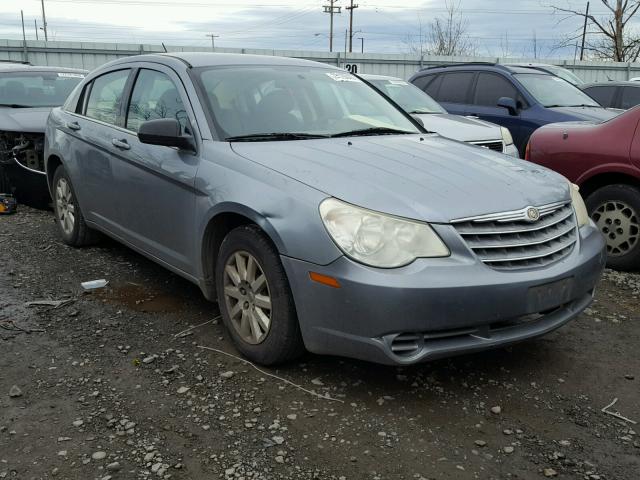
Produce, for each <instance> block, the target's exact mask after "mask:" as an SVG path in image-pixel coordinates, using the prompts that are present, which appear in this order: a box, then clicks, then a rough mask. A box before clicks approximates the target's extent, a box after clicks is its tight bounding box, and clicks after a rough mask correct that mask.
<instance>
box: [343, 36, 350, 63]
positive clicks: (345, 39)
mask: <svg viewBox="0 0 640 480" xmlns="http://www.w3.org/2000/svg"><path fill="white" fill-rule="evenodd" d="M348 37H349V30H345V31H344V58H347V38H348Z"/></svg>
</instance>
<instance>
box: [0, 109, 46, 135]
mask: <svg viewBox="0 0 640 480" xmlns="http://www.w3.org/2000/svg"><path fill="white" fill-rule="evenodd" d="M50 112H51V107H39V108H10V107H0V130H3V131H7V132H25V133H44V129H45V127H46V125H47V117H48V116H49V113H50Z"/></svg>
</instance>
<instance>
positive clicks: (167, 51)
mask: <svg viewBox="0 0 640 480" xmlns="http://www.w3.org/2000/svg"><path fill="white" fill-rule="evenodd" d="M162 48H164V53H169V50H167V47H165V46H164V42H162Z"/></svg>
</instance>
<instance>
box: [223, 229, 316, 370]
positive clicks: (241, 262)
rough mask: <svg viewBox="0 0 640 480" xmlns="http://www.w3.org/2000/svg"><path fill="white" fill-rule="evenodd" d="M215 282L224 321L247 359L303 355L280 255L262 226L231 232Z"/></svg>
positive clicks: (280, 359) (266, 361) (270, 361)
mask: <svg viewBox="0 0 640 480" xmlns="http://www.w3.org/2000/svg"><path fill="white" fill-rule="evenodd" d="M215 278H216V290H217V294H218V305H219V307H220V313H221V314H222V319H223V321H224V324H225V326H226V328H227V330H228V331H229V334H230V335H231V338H232V339H233V342H234V344H235V345H236V347H237V348H238V350H240V352H242V354H243V355H244V356H246V357H247V358H248V359H249V360H251V361H253V362H256V363H259V364H261V365H275V364H278V363H283V362H286V361H289V360H293V359H295V358H296V357H298V356H300V355H301V354H302V353H303V352H304V344H303V342H302V335H301V334H300V326H299V324H298V316H297V314H296V309H295V305H294V303H293V296H292V294H291V289H290V287H289V282H288V280H287V276H286V274H285V271H284V268H283V267H282V263H281V262H280V256H279V254H278V252H277V250H276V249H275V247H274V246H273V244H272V243H271V241H270V239H269V238H268V237H267V236H266V235H265V234H264V232H263V231H262V230H260V228H258V227H257V226H256V225H243V226H240V227H237V228H235V229H234V230H232V231H231V232H229V234H228V235H227V236H226V237H225V239H224V240H223V242H222V245H221V246H220V252H219V254H218V259H217V262H216V272H215Z"/></svg>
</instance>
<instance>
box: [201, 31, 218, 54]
mask: <svg viewBox="0 0 640 480" xmlns="http://www.w3.org/2000/svg"><path fill="white" fill-rule="evenodd" d="M205 36H206V37H211V50H213V51H215V49H216V38H218V37H220V35H214V34H213V33H207V34H206V35H205Z"/></svg>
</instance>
